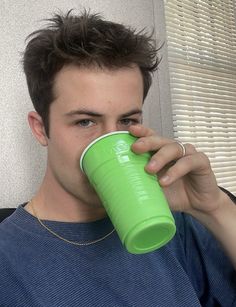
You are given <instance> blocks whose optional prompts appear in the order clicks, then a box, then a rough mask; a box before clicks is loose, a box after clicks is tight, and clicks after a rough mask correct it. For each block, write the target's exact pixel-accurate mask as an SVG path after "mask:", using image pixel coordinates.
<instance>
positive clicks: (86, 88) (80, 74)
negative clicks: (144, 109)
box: [54, 65, 143, 107]
mask: <svg viewBox="0 0 236 307" xmlns="http://www.w3.org/2000/svg"><path fill="white" fill-rule="evenodd" d="M54 94H55V97H56V99H55V102H57V103H60V104H63V105H64V106H68V105H69V104H86V105H87V104H95V103H96V105H97V106H99V105H101V107H102V106H103V104H104V103H108V102H109V103H117V104H126V103H130V104H134V103H135V104H136V105H139V104H140V103H141V105H142V100H143V80H142V75H141V72H140V70H139V68H138V67H136V66H133V67H125V68H120V69H113V70H108V69H100V68H80V67H78V66H75V65H68V66H65V67H64V68H63V69H62V70H61V71H60V72H59V73H58V74H57V76H56V78H55V82H54Z"/></svg>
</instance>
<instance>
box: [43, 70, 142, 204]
mask: <svg viewBox="0 0 236 307" xmlns="http://www.w3.org/2000/svg"><path fill="white" fill-rule="evenodd" d="M54 94H55V96H56V99H55V100H54V101H53V103H52V104H51V106H50V118H49V120H50V131H49V134H50V138H49V139H48V172H49V173H50V176H51V178H52V180H53V181H54V184H55V183H56V184H57V185H59V186H60V188H62V189H63V190H64V191H66V192H67V193H69V194H70V195H71V196H73V197H75V198H76V199H77V200H78V201H79V202H80V203H81V204H85V205H86V206H88V205H90V206H93V207H94V206H95V207H96V206H100V205H101V204H100V200H99V199H98V197H97V195H96V193H95V192H94V190H93V188H92V187H91V186H90V184H89V182H88V180H87V178H86V176H85V175H84V174H83V173H82V171H81V170H80V167H79V160H80V156H81V154H82V152H83V150H84V149H85V147H86V146H87V145H88V144H89V143H90V142H91V141H93V140H94V139H95V138H97V137H99V136H101V135H103V134H105V133H108V132H112V131H117V130H128V128H129V126H130V125H132V124H136V123H140V122H141V120H142V111H141V110H142V100H143V81H142V76H141V73H140V71H139V69H138V68H137V67H132V68H122V69H117V70H102V69H99V68H93V69H86V68H78V67H77V66H74V65H70V66H65V67H64V68H63V69H62V70H61V71H60V72H59V73H58V74H57V76H56V79H55V83H54Z"/></svg>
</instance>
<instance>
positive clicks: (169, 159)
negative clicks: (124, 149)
mask: <svg viewBox="0 0 236 307" xmlns="http://www.w3.org/2000/svg"><path fill="white" fill-rule="evenodd" d="M184 146H185V155H192V154H194V153H196V152H197V151H196V149H195V147H194V146H193V145H191V144H185V145H184ZM180 158H183V149H182V147H181V146H180V145H179V143H177V142H169V143H166V144H165V145H164V146H163V147H161V148H160V149H159V150H158V151H157V152H156V153H155V154H154V155H153V156H152V158H151V159H150V161H149V163H148V164H147V165H146V168H145V169H146V171H147V172H149V173H153V174H154V173H157V172H159V171H160V170H161V169H162V168H164V167H169V166H171V165H173V164H174V163H175V162H176V161H177V160H179V159H180Z"/></svg>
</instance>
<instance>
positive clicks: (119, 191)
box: [80, 131, 176, 254]
mask: <svg viewBox="0 0 236 307" xmlns="http://www.w3.org/2000/svg"><path fill="white" fill-rule="evenodd" d="M136 139H137V138H136V137H134V136H132V135H131V134H129V133H128V132H127V131H117V132H112V133H108V134H105V135H103V136H101V137H99V138H97V139H96V140H94V141H93V142H92V143H91V144H89V145H88V146H87V147H86V148H85V150H84V151H83V153H82V156H81V159H80V167H81V169H82V171H83V172H84V173H85V174H86V175H87V177H88V179H89V181H90V183H91V184H92V186H93V187H94V189H95V190H96V192H97V194H98V196H99V197H100V199H101V201H102V203H103V206H104V208H105V210H106V212H107V214H108V216H109V217H110V219H111V221H112V223H113V225H114V227H115V229H116V231H117V233H118V235H119V237H120V239H121V242H122V244H123V245H124V246H125V248H126V249H127V250H128V252H130V253H132V254H143V253H148V252H151V251H154V250H156V249H157V248H160V247H161V246H163V245H165V244H166V243H167V242H169V241H170V240H171V239H172V237H173V236H174V234H175V231H176V227H175V222H174V218H173V216H172V214H171V212H170V209H169V206H168V203H167V201H166V198H165V196H164V193H163V191H162V189H161V187H160V186H159V184H158V181H157V177H156V176H155V175H151V174H148V173H147V172H146V171H145V169H144V167H145V165H146V164H147V163H148V161H149V159H150V157H151V155H150V153H145V154H135V153H134V152H133V151H132V150H131V148H130V147H131V145H132V144H133V143H134V142H135V141H136Z"/></svg>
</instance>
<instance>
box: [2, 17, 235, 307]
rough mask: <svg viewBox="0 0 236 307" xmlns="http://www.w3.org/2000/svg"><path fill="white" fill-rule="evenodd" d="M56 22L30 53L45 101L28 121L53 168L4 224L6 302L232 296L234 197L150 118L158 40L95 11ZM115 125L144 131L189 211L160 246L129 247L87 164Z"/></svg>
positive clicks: (205, 302)
mask: <svg viewBox="0 0 236 307" xmlns="http://www.w3.org/2000/svg"><path fill="white" fill-rule="evenodd" d="M50 22H51V23H50V25H48V26H47V27H46V28H44V29H41V30H39V31H36V32H34V33H33V34H32V35H31V37H30V41H29V43H28V45H27V48H26V51H25V54H24V70H25V73H26V78H27V82H28V87H29V93H30V96H31V99H32V102H33V104H34V107H35V110H36V111H33V112H30V113H29V124H30V127H31V129H32V132H33V134H34V136H35V137H36V139H37V140H38V141H39V143H40V144H41V145H42V146H46V147H47V152H48V156H47V157H48V159H47V169H46V173H45V177H44V180H43V182H42V184H41V186H40V188H39V190H38V192H37V194H36V195H35V196H34V197H33V199H32V200H31V201H30V202H28V203H26V204H23V205H21V206H19V207H18V208H17V210H16V211H15V213H14V214H13V215H12V216H11V217H10V218H8V219H6V220H5V221H4V222H3V223H1V224H0V261H1V269H0V273H1V274H0V276H1V277H0V305H1V306H67V307H68V306H161V307H167V306H168V307H169V306H181V307H183V306H189V307H190V306H194V307H196V306H212V307H213V306H225V307H227V306H234V304H236V291H235V290H236V275H235V271H234V268H233V266H234V267H236V223H235V220H236V207H235V205H234V203H233V201H232V200H231V199H230V197H228V195H227V194H226V193H224V192H223V191H222V190H221V189H219V188H218V186H217V184H216V180H215V176H214V174H213V172H212V170H211V167H210V163H209V160H208V158H207V157H206V156H205V155H204V154H203V153H200V152H197V151H196V149H195V148H194V146H192V145H190V144H185V145H180V144H179V143H177V142H176V141H174V140H169V139H166V138H163V137H161V136H159V135H157V134H156V133H155V132H154V131H152V130H151V129H149V128H146V127H144V126H143V125H142V105H143V101H144V99H145V97H146V95H147V92H148V89H149V87H150V85H151V73H152V72H153V71H154V70H155V69H156V67H157V62H158V60H157V58H156V50H155V47H154V43H153V41H152V40H151V38H150V37H148V36H146V35H145V34H142V33H136V32H134V31H132V30H131V29H129V28H126V27H124V26H123V25H120V24H115V23H112V22H108V21H105V20H103V19H102V18H101V17H100V16H99V15H92V14H88V13H86V12H84V13H83V14H81V15H80V16H75V15H72V14H71V12H69V13H68V14H66V15H65V16H59V15H55V16H54V18H53V19H51V20H50ZM117 130H128V131H130V133H131V134H133V135H135V136H137V137H138V140H137V141H136V142H135V143H134V144H133V145H132V150H133V151H134V152H136V153H137V154H140V153H144V152H147V151H152V152H154V154H153V156H152V158H151V160H150V162H149V163H148V164H147V166H146V171H147V172H149V173H158V176H159V178H160V184H161V185H162V187H163V189H164V191H165V194H166V197H167V199H168V202H169V204H170V207H171V209H172V210H173V211H179V212H182V213H177V212H176V213H175V214H174V215H175V220H176V226H177V233H176V235H175V237H174V238H173V239H172V241H171V242H169V243H168V244H167V245H166V246H164V247H162V248H160V249H158V250H156V251H154V252H152V253H148V254H144V255H132V254H129V253H128V252H127V251H126V250H125V249H124V248H123V246H122V245H121V243H120V240H119V238H118V237H117V234H116V232H115V231H114V230H113V226H112V224H111V222H110V221H109V218H108V217H107V216H106V212H105V210H104V208H103V206H102V204H101V201H100V200H99V198H98V196H97V195H96V193H95V191H94V190H93V188H92V187H91V186H90V184H89V182H88V180H87V178H86V176H85V175H84V174H83V173H82V172H81V170H80V168H79V159H80V156H81V153H82V151H83V149H84V148H85V147H86V146H87V145H88V144H89V143H90V142H91V141H92V140H94V139H95V138H97V137H99V136H101V135H103V134H105V133H108V132H112V131H117ZM173 161H174V162H175V163H173ZM231 198H232V199H233V196H231ZM199 222H200V223H199ZM214 237H215V238H216V239H217V240H215V238H214Z"/></svg>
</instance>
